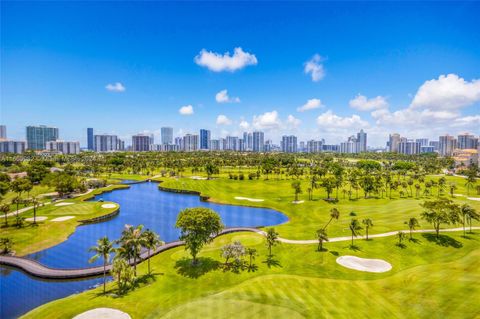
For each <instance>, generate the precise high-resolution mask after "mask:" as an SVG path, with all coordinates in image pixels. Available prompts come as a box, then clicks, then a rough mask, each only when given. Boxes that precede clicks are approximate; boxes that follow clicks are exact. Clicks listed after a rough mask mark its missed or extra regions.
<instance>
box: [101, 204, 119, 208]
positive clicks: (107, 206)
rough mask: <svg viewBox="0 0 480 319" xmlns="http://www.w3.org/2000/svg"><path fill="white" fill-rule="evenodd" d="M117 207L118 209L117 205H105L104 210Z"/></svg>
mask: <svg viewBox="0 0 480 319" xmlns="http://www.w3.org/2000/svg"><path fill="white" fill-rule="evenodd" d="M115 207H117V205H115V204H103V205H102V208H115Z"/></svg>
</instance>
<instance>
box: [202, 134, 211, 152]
mask: <svg viewBox="0 0 480 319" xmlns="http://www.w3.org/2000/svg"><path fill="white" fill-rule="evenodd" d="M200 149H201V150H209V149H210V131H209V130H205V129H201V130H200Z"/></svg>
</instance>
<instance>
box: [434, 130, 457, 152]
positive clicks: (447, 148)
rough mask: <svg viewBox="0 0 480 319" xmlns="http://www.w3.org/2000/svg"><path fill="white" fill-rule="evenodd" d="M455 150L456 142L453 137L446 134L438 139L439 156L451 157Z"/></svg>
mask: <svg viewBox="0 0 480 319" xmlns="http://www.w3.org/2000/svg"><path fill="white" fill-rule="evenodd" d="M456 148H457V140H456V139H455V137H453V136H450V135H448V134H447V135H444V136H440V137H439V138H438V152H439V153H440V155H441V156H452V154H453V151H454V150H455V149H456Z"/></svg>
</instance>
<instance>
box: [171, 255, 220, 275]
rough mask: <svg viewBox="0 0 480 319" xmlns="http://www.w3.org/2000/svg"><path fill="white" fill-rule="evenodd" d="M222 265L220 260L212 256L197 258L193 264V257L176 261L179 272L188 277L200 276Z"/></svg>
mask: <svg viewBox="0 0 480 319" xmlns="http://www.w3.org/2000/svg"><path fill="white" fill-rule="evenodd" d="M219 267H220V262H218V261H216V260H214V259H213V258H210V257H199V258H197V262H196V264H195V265H194V264H192V259H190V258H186V257H184V258H182V259H179V260H177V261H176V262H175V269H176V270H177V273H178V274H180V275H182V276H184V277H188V278H194V279H195V278H198V277H200V276H203V275H205V274H206V273H208V272H210V271H213V270H217V269H218V268H219Z"/></svg>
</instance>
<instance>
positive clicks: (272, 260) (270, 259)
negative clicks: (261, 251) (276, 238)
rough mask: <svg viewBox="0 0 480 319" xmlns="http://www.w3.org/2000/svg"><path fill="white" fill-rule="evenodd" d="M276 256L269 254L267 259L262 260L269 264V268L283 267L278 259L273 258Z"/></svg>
mask: <svg viewBox="0 0 480 319" xmlns="http://www.w3.org/2000/svg"><path fill="white" fill-rule="evenodd" d="M273 257H274V256H268V257H267V260H265V261H262V262H263V263H264V264H267V267H268V268H271V267H280V268H281V267H282V265H281V264H280V262H279V261H278V260H276V259H275V258H273Z"/></svg>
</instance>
